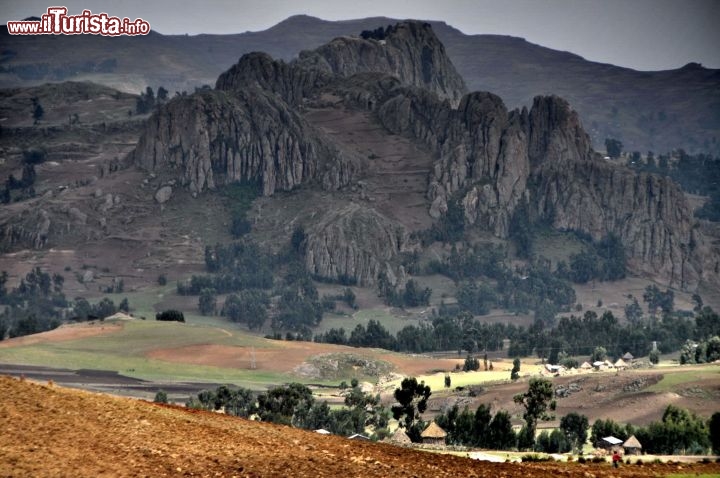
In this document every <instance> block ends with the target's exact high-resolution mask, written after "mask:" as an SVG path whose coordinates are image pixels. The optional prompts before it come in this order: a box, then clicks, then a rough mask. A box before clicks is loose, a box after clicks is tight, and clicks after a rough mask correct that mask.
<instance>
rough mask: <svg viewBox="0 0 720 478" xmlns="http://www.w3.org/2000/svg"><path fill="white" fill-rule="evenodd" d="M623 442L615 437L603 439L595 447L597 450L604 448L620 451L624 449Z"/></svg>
mask: <svg viewBox="0 0 720 478" xmlns="http://www.w3.org/2000/svg"><path fill="white" fill-rule="evenodd" d="M622 444H623V441H622V440H621V439H619V438H615V437H614V436H609V437H604V438H601V439H600V441H599V442H598V443H597V444H596V445H595V446H596V447H597V448H603V449H605V450H610V451H620V450H621V449H622Z"/></svg>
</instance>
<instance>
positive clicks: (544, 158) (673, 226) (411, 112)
mask: <svg viewBox="0 0 720 478" xmlns="http://www.w3.org/2000/svg"><path fill="white" fill-rule="evenodd" d="M389 96H390V98H389V99H387V100H386V101H384V102H383V103H382V104H381V105H380V106H379V107H378V108H377V111H376V115H377V116H378V119H379V120H380V122H381V123H382V124H383V125H384V126H385V127H386V128H388V129H389V130H390V131H392V132H394V133H397V134H404V135H407V136H412V137H414V138H416V139H417V140H420V141H423V142H424V143H425V144H426V145H428V146H429V147H431V148H432V149H433V150H434V151H435V152H436V155H437V160H436V162H435V166H434V169H433V171H432V173H431V177H430V181H429V186H428V199H429V200H430V201H431V206H430V214H431V215H433V216H434V217H439V216H440V215H442V214H443V213H444V212H445V211H446V210H447V201H448V200H449V198H450V196H452V195H459V199H460V200H461V202H462V204H463V206H464V208H465V219H466V223H468V224H476V225H479V226H481V227H483V228H485V229H489V230H491V231H493V232H494V233H495V234H496V235H497V236H499V237H507V235H508V232H509V224H510V219H511V217H512V215H513V213H514V211H515V208H516V207H517V205H518V204H519V203H520V202H521V201H527V202H528V206H529V210H530V211H531V215H532V216H533V217H534V218H536V219H544V220H549V221H550V222H551V224H553V226H554V227H556V228H558V229H562V230H575V231H580V232H584V233H587V234H590V235H591V236H592V237H593V238H595V239H598V240H599V239H601V238H602V237H604V236H606V235H607V234H609V233H613V234H616V235H617V236H618V237H620V239H621V240H622V242H623V244H624V245H625V248H626V253H627V257H628V264H629V266H630V268H631V270H633V271H635V272H636V273H640V274H646V275H649V276H652V277H653V278H655V279H656V280H660V281H662V282H665V283H667V284H668V285H671V286H675V287H681V288H688V287H694V286H696V285H697V283H698V281H699V279H700V278H701V275H702V272H701V271H702V270H703V266H702V264H703V262H704V259H703V258H702V254H701V253H700V247H701V244H702V243H703V238H702V237H701V234H700V232H699V231H698V230H696V229H694V228H693V219H692V212H691V210H690V208H689V207H688V205H687V202H686V200H685V197H684V195H683V193H682V191H681V190H680V189H679V188H678V186H677V185H675V184H674V183H673V182H672V181H670V180H668V179H666V178H661V177H659V176H655V175H650V174H640V175H637V174H635V173H634V172H633V171H630V170H628V169H626V168H623V167H619V166H617V165H613V164H609V163H607V162H605V161H604V160H602V159H599V158H597V157H594V154H593V151H592V148H591V146H590V138H589V136H588V135H587V134H586V133H585V131H584V130H583V128H582V125H581V124H580V120H579V118H578V116H577V114H576V113H575V112H574V111H572V109H571V108H570V106H569V105H568V103H567V102H566V101H564V100H562V99H560V98H558V97H555V96H550V97H538V98H536V99H535V101H534V103H533V107H532V109H531V110H530V111H529V112H527V111H525V110H522V111H517V110H516V111H513V112H509V113H508V112H507V110H506V108H505V106H504V105H503V104H502V101H500V99H499V98H498V97H496V96H494V95H491V94H489V93H472V94H469V95H466V96H465V97H463V99H462V100H461V102H460V105H459V107H458V108H457V110H452V109H450V108H448V107H447V106H445V105H442V104H440V103H439V102H438V101H437V100H434V99H433V98H432V97H430V96H427V95H422V94H416V93H415V92H412V91H403V92H402V93H399V94H396V95H395V96H392V95H389Z"/></svg>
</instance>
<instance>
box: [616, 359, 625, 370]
mask: <svg viewBox="0 0 720 478" xmlns="http://www.w3.org/2000/svg"><path fill="white" fill-rule="evenodd" d="M613 367H615V368H621V369H624V368H627V364H626V363H625V361H624V360H623V359H621V358H619V359H617V362H615V363H614V364H613Z"/></svg>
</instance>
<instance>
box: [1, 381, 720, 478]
mask: <svg viewBox="0 0 720 478" xmlns="http://www.w3.org/2000/svg"><path fill="white" fill-rule="evenodd" d="M0 387H1V388H2V389H3V391H4V393H5V399H4V400H3V401H2V402H0V419H1V420H2V421H3V423H5V426H4V429H3V433H2V434H0V449H2V450H3V451H2V459H1V460H0V475H2V476H33V477H38V478H43V477H55V476H70V475H72V476H76V477H98V476H113V477H131V476H132V477H135V476H252V477H266V476H288V474H287V473H288V470H292V476H295V477H301V478H302V477H313V478H314V477H334V476H348V477H354V476H358V477H363V478H367V477H387V476H396V477H433V478H435V477H452V476H463V477H493V478H494V477H498V476H504V477H507V478H515V477H526V476H533V477H556V476H583V477H589V476H594V477H597V478H606V477H611V476H612V477H637V478H640V477H675V476H678V477H679V476H702V477H709V476H717V475H718V473H720V463H678V462H673V463H646V464H643V465H642V466H639V465H624V466H622V467H621V468H620V469H618V470H615V469H613V468H612V467H611V466H610V465H609V464H608V463H596V464H578V463H554V462H553V463H491V462H487V461H479V460H473V459H470V458H467V457H462V456H453V455H449V454H435V453H428V452H424V451H419V450H415V449H409V448H402V447H397V446H394V445H390V444H384V443H372V442H360V441H353V440H348V439H346V438H342V437H337V436H332V435H328V436H324V435H318V434H316V433H312V432H308V431H303V430H298V429H294V428H289V427H284V426H279V425H273V424H267V423H258V422H253V421H248V420H243V419H239V418H235V417H231V416H226V415H219V414H215V413H209V412H197V411H188V410H186V409H183V408H179V407H172V406H160V405H156V404H152V403H149V402H145V401H142V400H133V399H127V398H120V397H112V396H109V395H104V394H94V393H89V392H85V391H78V390H70V389H64V388H62V387H58V386H49V385H41V384H34V383H30V382H28V381H21V380H17V379H13V378H8V377H0ZM58 411H62V413H58Z"/></svg>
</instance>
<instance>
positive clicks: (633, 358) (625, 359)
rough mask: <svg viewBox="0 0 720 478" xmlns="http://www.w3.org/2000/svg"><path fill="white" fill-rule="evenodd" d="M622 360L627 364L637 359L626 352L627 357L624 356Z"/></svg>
mask: <svg viewBox="0 0 720 478" xmlns="http://www.w3.org/2000/svg"><path fill="white" fill-rule="evenodd" d="M622 359H623V360H624V361H625V362H627V363H632V361H633V360H635V357H633V354H631V353H630V352H626V353H625V355H623V356H622Z"/></svg>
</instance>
